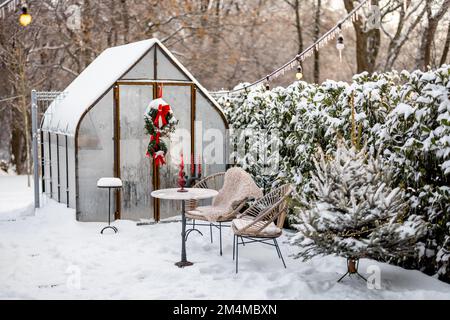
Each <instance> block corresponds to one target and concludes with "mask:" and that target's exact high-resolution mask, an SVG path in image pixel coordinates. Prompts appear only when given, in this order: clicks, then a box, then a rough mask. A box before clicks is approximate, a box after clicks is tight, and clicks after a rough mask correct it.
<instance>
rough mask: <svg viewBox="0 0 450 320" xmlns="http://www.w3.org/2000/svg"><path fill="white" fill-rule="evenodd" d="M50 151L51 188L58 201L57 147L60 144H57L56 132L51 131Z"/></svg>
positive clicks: (54, 197)
mask: <svg viewBox="0 0 450 320" xmlns="http://www.w3.org/2000/svg"><path fill="white" fill-rule="evenodd" d="M50 141H51V142H50V153H51V164H50V165H51V175H52V178H51V186H50V190H51V192H52V198H53V199H54V200H56V201H58V159H57V158H58V154H57V152H58V151H57V148H58V145H57V144H56V134H54V133H51V134H50Z"/></svg>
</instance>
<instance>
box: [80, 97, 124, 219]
mask: <svg viewBox="0 0 450 320" xmlns="http://www.w3.org/2000/svg"><path fill="white" fill-rule="evenodd" d="M77 139H78V162H77V170H78V199H77V204H76V207H77V219H78V220H81V221H107V219H108V190H106V189H99V188H97V180H98V179H99V178H101V177H114V141H113V92H112V90H110V91H109V92H108V94H106V95H105V96H104V97H103V98H102V99H101V100H100V101H99V102H98V103H97V104H96V105H95V106H94V107H93V108H92V109H91V110H90V111H89V112H88V113H87V114H86V115H85V117H84V118H83V119H82V120H81V124H80V127H79V132H78V137H77ZM114 203H115V202H114V191H113V192H111V219H112V220H114V211H115V207H114Z"/></svg>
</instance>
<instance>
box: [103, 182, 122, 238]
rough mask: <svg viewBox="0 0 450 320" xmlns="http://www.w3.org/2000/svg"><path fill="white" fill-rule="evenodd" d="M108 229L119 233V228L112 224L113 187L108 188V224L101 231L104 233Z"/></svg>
mask: <svg viewBox="0 0 450 320" xmlns="http://www.w3.org/2000/svg"><path fill="white" fill-rule="evenodd" d="M106 229H112V230H114V233H117V231H118V230H117V228H116V227H115V226H111V188H108V225H107V226H106V227H104V228H103V229H102V231H100V233H101V234H103V231H105V230H106Z"/></svg>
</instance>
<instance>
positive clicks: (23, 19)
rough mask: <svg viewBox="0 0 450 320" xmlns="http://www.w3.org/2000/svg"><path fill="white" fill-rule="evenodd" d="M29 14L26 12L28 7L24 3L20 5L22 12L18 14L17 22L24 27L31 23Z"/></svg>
mask: <svg viewBox="0 0 450 320" xmlns="http://www.w3.org/2000/svg"><path fill="white" fill-rule="evenodd" d="M31 20H32V18H31V15H30V14H29V13H28V9H27V6H26V5H23V6H22V13H21V14H20V17H19V23H20V24H21V25H22V26H24V27H26V26H27V25H29V24H30V23H31Z"/></svg>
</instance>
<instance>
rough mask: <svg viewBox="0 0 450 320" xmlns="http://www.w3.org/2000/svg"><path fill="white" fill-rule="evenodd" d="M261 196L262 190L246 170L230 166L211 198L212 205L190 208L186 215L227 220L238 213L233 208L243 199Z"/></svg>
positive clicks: (211, 220)
mask: <svg viewBox="0 0 450 320" xmlns="http://www.w3.org/2000/svg"><path fill="white" fill-rule="evenodd" d="M262 196H263V192H262V191H261V189H260V188H258V186H257V185H256V183H255V182H254V181H253V179H252V177H251V176H250V175H249V174H248V173H247V172H245V171H244V170H243V169H242V168H239V167H234V168H230V169H229V170H227V172H226V173H225V176H224V183H223V186H222V189H220V190H219V194H218V195H217V196H216V197H215V198H214V199H213V202H212V205H210V206H200V207H197V208H195V209H194V210H190V211H188V212H187V216H188V217H190V218H192V219H198V220H207V221H210V222H219V221H229V220H232V219H233V218H235V216H236V215H237V213H238V212H235V209H236V208H237V207H238V206H239V205H241V204H242V203H243V202H244V201H246V200H247V199H249V198H255V199H257V198H260V197H262Z"/></svg>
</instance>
